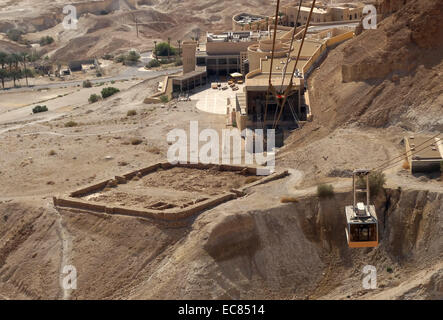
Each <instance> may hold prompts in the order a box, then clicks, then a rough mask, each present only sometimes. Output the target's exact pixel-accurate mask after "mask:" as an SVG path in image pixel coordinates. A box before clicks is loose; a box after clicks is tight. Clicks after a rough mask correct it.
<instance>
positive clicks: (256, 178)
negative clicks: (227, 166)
mask: <svg viewBox="0 0 443 320" xmlns="http://www.w3.org/2000/svg"><path fill="white" fill-rule="evenodd" d="M258 180H260V178H259V177H247V178H246V180H245V184H250V183H253V182H255V181H258Z"/></svg>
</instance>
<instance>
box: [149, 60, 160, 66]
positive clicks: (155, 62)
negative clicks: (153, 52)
mask: <svg viewBox="0 0 443 320" xmlns="http://www.w3.org/2000/svg"><path fill="white" fill-rule="evenodd" d="M146 67H147V68H157V67H160V61H158V60H157V59H152V60H151V61H149V62H148V64H147V65H146Z"/></svg>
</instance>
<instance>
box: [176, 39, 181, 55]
mask: <svg viewBox="0 0 443 320" xmlns="http://www.w3.org/2000/svg"><path fill="white" fill-rule="evenodd" d="M177 43H178V56H179V57H180V56H181V50H180V45H181V43H182V41H181V40H177Z"/></svg>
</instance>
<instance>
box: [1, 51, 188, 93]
mask: <svg viewBox="0 0 443 320" xmlns="http://www.w3.org/2000/svg"><path fill="white" fill-rule="evenodd" d="M151 56H152V52H151V51H149V52H144V53H142V54H141V59H140V60H141V62H140V63H138V64H137V65H136V66H131V67H127V68H126V69H125V70H123V71H122V72H121V73H120V74H119V75H117V76H113V77H103V78H96V79H92V80H90V81H91V82H92V83H100V82H109V81H121V80H130V79H132V78H139V79H142V80H147V79H153V78H156V77H159V76H166V75H169V74H174V73H177V72H178V71H180V70H182V67H177V68H173V69H168V70H159V71H149V70H144V69H143V67H144V66H145V65H146V63H148V62H149V61H150V60H151V59H152V58H151ZM82 84H83V80H78V81H63V82H49V83H45V84H38V85H35V86H30V87H21V88H7V89H5V90H4V91H0V93H1V92H26V91H34V90H39V89H46V88H51V89H53V88H64V87H77V86H78V85H82Z"/></svg>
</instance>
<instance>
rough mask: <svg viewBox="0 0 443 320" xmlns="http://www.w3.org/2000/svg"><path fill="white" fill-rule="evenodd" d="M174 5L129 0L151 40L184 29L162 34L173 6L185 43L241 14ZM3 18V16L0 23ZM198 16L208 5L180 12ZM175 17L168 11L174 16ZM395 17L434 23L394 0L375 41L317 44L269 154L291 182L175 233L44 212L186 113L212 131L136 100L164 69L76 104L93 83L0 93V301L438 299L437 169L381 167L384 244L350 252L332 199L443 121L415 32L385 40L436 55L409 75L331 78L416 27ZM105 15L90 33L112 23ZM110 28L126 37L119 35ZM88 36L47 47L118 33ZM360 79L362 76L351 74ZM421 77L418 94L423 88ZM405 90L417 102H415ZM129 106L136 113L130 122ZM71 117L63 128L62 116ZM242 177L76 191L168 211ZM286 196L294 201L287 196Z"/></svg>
mask: <svg viewBox="0 0 443 320" xmlns="http://www.w3.org/2000/svg"><path fill="white" fill-rule="evenodd" d="M420 1H421V2H420V6H423V7H420V9H422V10H425V11H423V12H427V11H426V10H428V11H429V12H433V11H432V10H433V8H434V7H433V5H434V4H435V3H437V0H427V1H422V0H420ZM413 2H417V1H415V0H411V1H409V2H408V3H410V4H411V7H413V5H414V3H413ZM174 3H175V2H173V1H161V2H160V1H152V6H151V7H152V8H149V9H140V10H142V11H146V12H150V14H153V15H158V19H159V21H163V22H162V23H159V24H155V25H151V26H150V28H152V29H155V28H157V29H158V30H157V31H156V32H157V33H155V35H159V34H162V35H164V34H168V33H169V32H171V33H170V34H172V33H173V32H177V30H178V29H180V26H181V25H180V24H177V25H175V27H174V26H173V27H166V25H168V24H171V25H174V22H173V21H170V20H168V19H166V18H165V17H164V16H163V15H164V12H169V11H171V12H174V10H181V11H182V15H183V25H186V28H182V29H183V30H182V31H180V32H177V36H182V35H186V34H187V35H189V30H192V29H191V28H194V27H197V26H204V25H206V24H207V23H208V22H207V21H208V20H210V21H217V19H214V18H211V17H210V15H214V16H218V15H220V16H221V17H223V18H222V19H221V20H220V25H222V24H223V23H228V21H227V17H229V19H230V15H229V14H230V13H232V12H234V11H235V10H239V8H243V7H244V3H242V2H241V1H240V2H237V3H232V2H230V4H232V5H230V6H226V3H224V2H220V3H214V2H210V1H204V2H200V3H199V4H195V3H194V4H193V5H189V2H188V1H183V2H180V4H179V5H177V6H176V7H174V6H173V4H174ZM58 4H60V2H57V1H55V2H54V5H58ZM20 6H21V8H23V9H24V10H23V11H20V14H21V15H23V17H26V16H27V15H30V16H32V15H34V14H37V15H38V14H42V13H41V12H37V13H35V12H32V11H30V10H28V8H29V7H31V6H32V3H31V2H30V1H20ZM0 8H2V9H6V10H13V12H15V14H16V15H18V14H19V13H18V12H16V11H14V10H15V9H13V8H11V7H10V2H9V1H1V2H0ZM42 8H43V6H42ZM221 9H222V10H221ZM42 10H43V9H42ZM153 10H154V11H155V12H156V13H153ZM13 12H9V11H8V12H6V11H4V10H3V11H0V19H4V17H5V16H8V15H12V14H13ZM177 12H179V11H177ZM196 12H203V13H202V14H201V16H199V17H197V18H195V17H193V18H192V19H191V15H195V13H196ZM119 15H121V17H124V16H125V12H120V13H117V14H116V15H115V16H112V17H111V16H103V17H101V16H100V17H97V18H94V17H93V18H92V19H91V20H90V21H89V22H91V21H92V22H91V23H92V24H93V23H103V22H102V21H101V20H102V19H103V20H105V19H111V18H115V19H117V17H120V16H119ZM403 15H404V16H403ZM171 16H172V18H169V19H176V17H174V13H173V14H172V15H171ZM225 17H226V18H225ZM406 17H408V18H411V19H412V18H414V17H415V18H417V20H414V21H428V22H429V20H426V19H425V20H423V19H421V18H420V17H421V13H420V12H416V11H414V10H413V9H412V8H410V7H408V6H407V7H406V9H404V10H403V11H400V13H399V14H398V15H395V16H392V17H391V18H389V17H388V18H387V19H385V20H384V21H385V22H384V23H383V24H382V25H381V26H380V29H379V31H377V33H374V35H373V37H374V38H373V39H372V38H371V37H372V35H368V34H367V33H366V34H365V33H362V34H361V35H360V36H357V37H356V38H355V39H353V40H351V41H350V42H348V43H344V44H342V45H340V46H338V47H337V48H336V49H334V50H333V51H331V52H329V54H328V57H327V58H326V59H325V61H324V62H323V64H322V65H321V66H320V69H319V70H316V71H315V72H314V74H313V75H312V76H311V78H310V79H309V88H308V89H309V92H310V93H311V94H312V97H313V99H312V106H311V107H312V112H313V114H314V120H313V121H312V122H309V123H306V125H305V126H304V127H303V128H302V129H301V130H297V131H294V132H292V133H291V134H288V137H287V139H286V141H285V146H284V147H282V148H281V149H280V150H278V152H277V158H276V166H277V168H278V169H288V170H289V172H290V175H289V176H288V177H286V178H284V179H281V180H277V181H273V182H270V183H267V184H264V185H259V186H256V187H253V188H250V189H249V190H247V193H246V195H245V196H243V197H240V198H238V199H235V200H232V201H229V202H226V203H223V204H221V205H219V206H217V207H214V208H211V209H210V210H207V211H204V212H202V213H200V214H197V215H195V216H192V217H191V218H189V219H186V220H184V221H183V223H182V224H181V225H180V226H177V225H172V224H167V223H160V222H159V221H157V220H155V219H145V218H140V217H138V218H136V217H126V216H116V215H110V214H100V213H90V212H86V211H80V210H75V209H68V208H55V207H54V206H53V202H52V197H53V196H59V195H64V194H67V193H69V192H71V191H73V190H76V189H79V188H80V187H84V186H86V185H89V184H92V183H95V182H99V181H103V180H105V179H109V178H112V177H115V176H116V175H121V174H124V173H127V172H129V171H133V170H136V169H138V168H142V167H146V166H149V165H151V164H154V163H157V162H160V161H166V155H167V151H168V148H169V145H168V142H167V139H166V137H167V134H168V133H169V132H170V131H171V130H172V129H184V130H185V131H186V132H189V125H190V121H198V125H199V129H200V131H201V130H203V129H206V128H212V129H215V130H217V132H218V133H221V130H222V129H225V123H226V119H225V116H224V115H221V114H211V113H206V112H203V111H201V110H200V109H199V108H197V103H198V102H197V99H193V97H192V96H191V101H187V102H177V101H171V102H168V103H164V104H144V103H143V101H144V99H145V98H146V97H147V96H149V95H150V94H152V93H154V92H157V86H158V82H159V81H162V80H163V78H162V77H159V78H156V79H150V80H144V81H139V80H134V81H132V80H131V81H127V82H116V83H115V84H113V86H116V87H119V88H120V89H121V92H119V93H118V94H116V95H114V96H112V97H109V98H107V99H105V100H102V101H99V102H97V103H94V104H89V103H88V101H87V98H88V97H89V95H90V94H91V93H95V92H99V91H100V90H101V89H102V88H103V87H93V88H89V89H85V88H82V87H75V88H59V89H50V90H48V91H33V92H31V93H28V92H27V93H26V94H24V95H25V98H23V99H20V94H21V93H19V92H10V93H5V92H2V93H0V98H1V99H2V100H0V101H1V102H0V104H1V103H4V104H5V105H6V106H5V107H4V106H3V105H1V107H0V150H1V156H0V181H2V183H1V184H0V221H2V223H1V224H0V292H1V295H0V298H2V299H17V298H19V299H208V298H209V299H443V286H442V283H443V272H442V270H443V269H442V268H443V266H442V261H443V257H442V250H441V248H442V246H443V234H442V231H443V228H442V226H443V185H442V181H441V178H440V177H437V176H430V177H426V176H422V177H420V176H412V175H411V174H409V172H407V171H406V170H404V169H402V168H401V162H399V163H397V164H396V166H393V167H392V168H389V170H387V171H386V172H385V174H386V177H387V183H386V188H385V189H384V190H382V191H380V192H379V193H378V194H374V195H373V198H372V202H373V203H374V205H375V206H376V210H377V214H378V219H379V238H380V244H379V246H378V247H377V248H371V249H350V248H348V246H347V243H346V235H345V232H344V227H345V217H344V207H345V206H346V205H349V204H351V203H352V194H351V192H350V190H351V189H350V183H351V179H350V178H349V172H348V170H352V169H354V168H357V167H369V168H374V167H377V166H378V165H380V164H382V163H384V162H386V161H387V160H390V159H392V158H394V157H396V156H398V155H399V154H401V153H402V152H404V146H403V145H402V144H401V140H402V138H403V137H404V136H405V135H408V134H410V133H413V132H423V133H429V134H432V133H435V132H438V131H439V130H440V128H441V104H439V103H440V100H441V92H442V91H441V89H442V88H441V81H438V79H439V74H440V73H439V72H440V70H441V59H442V55H441V53H442V52H443V51H441V43H440V44H438V46H437V47H432V48H430V49H429V48H426V49H424V48H422V47H421V45H424V44H428V43H427V41H428V40H429V39H428V37H425V39H421V40H420V39H419V40H417V39H416V41H418V43H415V44H414V43H409V42H407V41H409V40H410V39H411V38H408V37H406V38H403V37H400V35H397V36H398V37H399V38H397V36H396V37H393V39H394V38H395V39H394V40H395V41H399V43H401V44H402V45H405V46H408V47H409V46H418V48H415V47H414V48H415V49H413V50H412V49H411V52H412V51H414V52H415V50H417V52H422V51H423V50H425V51H426V53H428V54H430V53H433V54H434V55H433V56H432V59H431V61H433V62H435V63H434V64H431V65H428V64H426V61H427V60H426V59H424V58H423V56H420V59H419V60H418V61H419V65H418V66H417V67H416V68H415V69H413V70H410V71H408V72H406V71H405V70H402V65H401V64H400V63H399V64H395V66H398V68H399V69H398V70H402V72H405V73H404V74H401V75H400V76H399V77H400V78H399V82H396V81H393V80H391V74H389V75H386V74H384V73H379V74H372V73H371V74H369V75H370V76H371V77H373V76H375V80H374V79H372V80H368V79H366V80H362V79H359V80H353V81H349V82H343V81H342V80H343V79H342V76H343V73H342V68H341V67H342V66H343V65H345V64H348V63H349V64H350V65H352V64H353V61H354V62H355V64H356V65H358V64H359V63H362V65H363V66H364V65H365V63H366V62H364V63H363V62H362V61H366V60H365V59H369V60H367V61H372V62H374V61H378V62H380V61H379V60H378V59H377V58H376V57H377V55H378V54H380V52H384V50H385V49H386V50H388V49H389V48H390V47H389V46H388V47H386V48H384V47H383V46H382V45H388V44H387V42H383V41H380V39H384V37H385V33H390V32H393V30H394V31H395V30H400V29H401V28H402V27H405V23H406V22H405V21H406V20H407V21H411V19H406ZM394 18H395V19H394ZM187 19H189V20H187ZM6 20H7V19H6ZM191 20H192V23H193V24H192V23H190V22H189V21H191ZM2 21H3V20H2ZM439 21H441V20H439ZM89 22H88V23H89ZM3 23H5V22H3ZM18 23H20V22H18ZM396 23H398V25H397V24H396ZM49 24H51V23H49ZM104 25H105V27H103V28H101V27H100V28H98V27H97V28H98V29H100V30H101V31H94V30H92V31H91V34H94V32H102V31H103V30H107V31H109V30H112V28H115V27H116V26H115V25H113V24H111V26H110V27H109V26H106V24H104ZM1 26H3V28H4V24H3V25H2V24H0V27H1ZM414 26H415V27H417V28H419V27H420V26H417V25H415V24H414ZM45 27H51V28H55V25H54V26H45ZM33 28H34V29H33V30H31V31H33V32H39V30H38V29H36V28H35V27H33ZM107 28H111V29H107ZM163 28H164V29H163ZM31 29H32V28H31ZM43 30H47V28H44V29H43ZM128 30H129V29H128ZM40 31H41V30H40ZM83 31H84V32H86V31H87V30H83ZM121 32H122V33H121V34H120V35H121V36H122V37H124V36H127V34H128V32H129V31H121ZM411 32H412V31H411ZM120 35H119V36H120ZM401 35H402V34H401ZM88 37H90V36H89V35H87V36H82V37H79V38H78V40H77V41H78V42H76V41H67V42H66V44H67V45H66V46H64V43H63V40H60V44H59V43H56V44H55V45H54V48H53V49H54V53H53V54H54V55H55V56H57V55H58V54H59V55H60V57H62V56H65V57H68V56H69V50H68V49H69V47H70V46H73V47H75V46H77V45H78V43H82V44H84V45H85V46H86V47H88V46H91V47H88V48H89V49H85V48H79V49H78V50H79V51H78V52H90V53H91V54H92V53H94V54H95V53H99V52H100V50H102V49H103V44H104V41H114V40H115V39H114V38H113V39H105V40H104V39H103V38H104V37H105V36H104V35H103V34H101V35H97V37H98V38H97V39H96V38H94V37H95V36H94V37H92V38H88ZM155 37H156V36H153V38H152V39H154V38H155ZM72 38H73V39H74V38H75V36H72ZM369 38H371V39H369ZM88 39H89V40H88ZM91 39H92V40H91ZM408 39H409V40H408ZM425 40H426V41H425ZM131 41H133V42H131ZM137 41H140V42H142V41H143V38H141V39H140V40H133V39H129V40H128V46H130V45H134V44H137V43H138V42H137ZM371 41H373V42H374V43H379V44H380V46H381V47H380V48H377V50H375V52H362V51H358V50H357V49H356V48H358V47H359V46H360V45H362V43H366V42H371ZM377 41H378V42H377ZM395 41H394V42H395ZM402 41H403V42H402ZM404 41H406V42H404ZM116 43H117V45H116V47H118V46H119V45H120V43H118V42H116ZM95 45H96V46H97V47H94V46H95ZM125 45H126V44H125ZM125 45H123V46H122V48H125ZM145 45H146V46H147V47H148V46H149V45H150V44H149V42H146V43H145ZM64 50H66V51H64ZM354 50H356V51H354ZM57 51H58V52H57ZM374 57H375V58H374ZM351 58H352V59H351ZM357 58H358V59H357ZM371 58H372V59H374V60H370V59H371ZM394 58H398V56H395V57H394ZM394 58H393V59H394ZM423 59H424V60H423ZM439 59H440V60H439ZM394 60H395V59H394ZM374 63H375V62H374ZM350 68H351V69H352V70H354V69H353V68H356V70H358V67H350ZM362 70H365V68H363V67H362ZM398 70H397V71H398ZM397 71H395V72H397ZM434 74H435V75H434ZM358 75H360V76H363V75H365V73H364V72H362V73H361V74H360V73H358V72H355V73H352V72H351V76H358ZM366 75H368V74H366ZM423 81H424V82H423ZM423 83H426V87H425V88H424V89H422V90H419V88H423ZM106 86H107V85H106ZM408 92H412V95H411V96H408V94H407V93H408ZM414 93H417V95H414ZM59 95H62V97H59ZM3 96H4V100H3ZM54 96H56V98H54ZM416 97H417V98H416ZM418 97H424V98H423V99H424V100H425V101H424V100H423V101H424V102H423V103H422V104H421V103H417V104H415V102H417V101H418V100H416V99H418ZM52 98H54V99H52ZM44 100H46V101H45V102H44V104H46V105H47V106H48V108H49V112H47V113H42V114H38V115H31V114H30V109H31V107H32V105H35V104H38V102H39V101H44ZM409 102H410V103H409ZM7 110H10V111H9V112H8V111H7ZM130 110H131V111H132V110H135V111H136V114H135V115H132V116H128V111H130ZM371 115H372V116H371ZM70 121H72V122H75V123H76V126H73V127H69V126H66V124H67V123H68V122H70ZM136 140H137V143H133V141H136ZM246 179H247V177H244V176H239V175H236V174H233V173H226V172H223V173H220V172H211V171H210V172H205V173H204V174H203V175H202V172H199V173H198V174H197V173H195V172H194V171H192V170H191V171H189V170H186V169H172V170H170V171H169V170H167V171H159V172H156V173H155V175H152V176H146V177H144V178H142V179H139V180H137V179H135V180H134V181H131V182H128V183H127V184H124V185H119V186H118V187H117V188H109V189H108V190H103V192H101V193H98V194H92V195H88V200H89V201H91V202H92V201H107V202H110V203H114V204H118V205H140V206H143V207H146V206H148V207H149V206H151V207H152V206H154V205H155V204H156V203H158V202H164V203H165V204H166V205H167V204H172V205H177V206H180V205H183V203H186V202H190V201H196V200H197V201H198V200H199V199H202V198H205V197H207V196H210V195H213V194H216V193H219V192H223V191H226V190H229V189H230V188H232V187H237V186H241V185H242V184H244V183H245V182H246ZM324 182H327V183H330V184H332V185H333V186H334V190H335V195H334V197H333V198H330V199H320V198H319V197H318V196H317V194H316V190H317V185H318V184H319V183H324ZM284 196H289V197H292V198H294V199H295V200H294V201H293V202H291V203H286V204H284V203H282V202H281V199H282V197H284ZM66 265H74V266H75V267H76V269H77V271H78V289H77V290H65V289H63V288H62V287H61V286H60V279H61V277H62V273H61V271H62V270H63V267H64V266H66ZM365 265H373V266H375V267H376V268H377V274H378V278H377V282H378V287H377V289H375V290H366V289H363V287H362V277H363V274H362V269H363V267H364V266H365Z"/></svg>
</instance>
